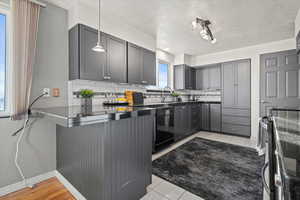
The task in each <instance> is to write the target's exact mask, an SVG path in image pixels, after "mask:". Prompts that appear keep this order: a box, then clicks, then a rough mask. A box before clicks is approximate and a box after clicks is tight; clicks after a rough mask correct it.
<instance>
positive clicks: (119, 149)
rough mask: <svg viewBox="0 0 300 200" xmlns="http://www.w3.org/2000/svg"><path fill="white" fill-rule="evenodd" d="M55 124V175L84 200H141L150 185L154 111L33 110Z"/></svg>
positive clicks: (96, 108) (123, 108)
mask: <svg viewBox="0 0 300 200" xmlns="http://www.w3.org/2000/svg"><path fill="white" fill-rule="evenodd" d="M34 113H36V114H38V115H40V116H42V117H45V118H49V119H51V120H53V121H54V122H55V123H56V124H57V128H56V129H57V130H56V134H57V135H56V138H57V139H56V140H57V145H56V150H57V171H59V173H60V174H61V175H62V176H63V177H64V178H65V179H67V180H68V181H69V182H70V183H71V184H72V185H73V186H74V187H75V188H76V189H77V190H78V191H79V192H80V193H81V194H82V195H83V196H84V197H85V198H86V199H89V200H96V199H102V200H108V199H109V200H111V199H113V200H121V199H139V198H141V197H143V196H144V195H145V194H146V187H147V186H148V185H149V184H150V183H151V173H152V168H151V154H152V136H153V131H154V126H153V125H154V122H155V121H154V120H155V110H154V109H152V108H145V107H139V108H135V107H126V106H125V107H103V106H93V107H92V108H90V109H84V108H83V107H80V106H71V107H57V108H46V109H36V110H34Z"/></svg>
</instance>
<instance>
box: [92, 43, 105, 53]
mask: <svg viewBox="0 0 300 200" xmlns="http://www.w3.org/2000/svg"><path fill="white" fill-rule="evenodd" d="M93 51H97V52H105V49H104V48H103V46H102V45H101V44H100V43H99V42H97V45H96V46H95V47H94V48H93Z"/></svg>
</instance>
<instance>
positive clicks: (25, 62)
mask: <svg viewBox="0 0 300 200" xmlns="http://www.w3.org/2000/svg"><path fill="white" fill-rule="evenodd" d="M12 9H13V10H12V11H13V64H12V71H13V77H12V119H14V120H18V119H22V115H23V114H25V113H26V112H27V109H28V107H29V103H30V102H29V101H30V91H31V85H32V73H33V64H34V60H35V51H36V41H37V32H38V21H39V14H40V6H39V5H37V4H35V3H32V2H31V1H29V0H13V1H12Z"/></svg>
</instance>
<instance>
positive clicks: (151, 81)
mask: <svg viewBox="0 0 300 200" xmlns="http://www.w3.org/2000/svg"><path fill="white" fill-rule="evenodd" d="M142 52H143V53H142V55H143V68H142V70H143V73H142V75H143V76H142V83H143V84H146V85H155V84H156V54H155V52H153V51H149V50H147V49H144V48H142Z"/></svg>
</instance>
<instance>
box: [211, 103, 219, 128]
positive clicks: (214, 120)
mask: <svg viewBox="0 0 300 200" xmlns="http://www.w3.org/2000/svg"><path fill="white" fill-rule="evenodd" d="M210 131H212V132H221V104H210Z"/></svg>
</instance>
